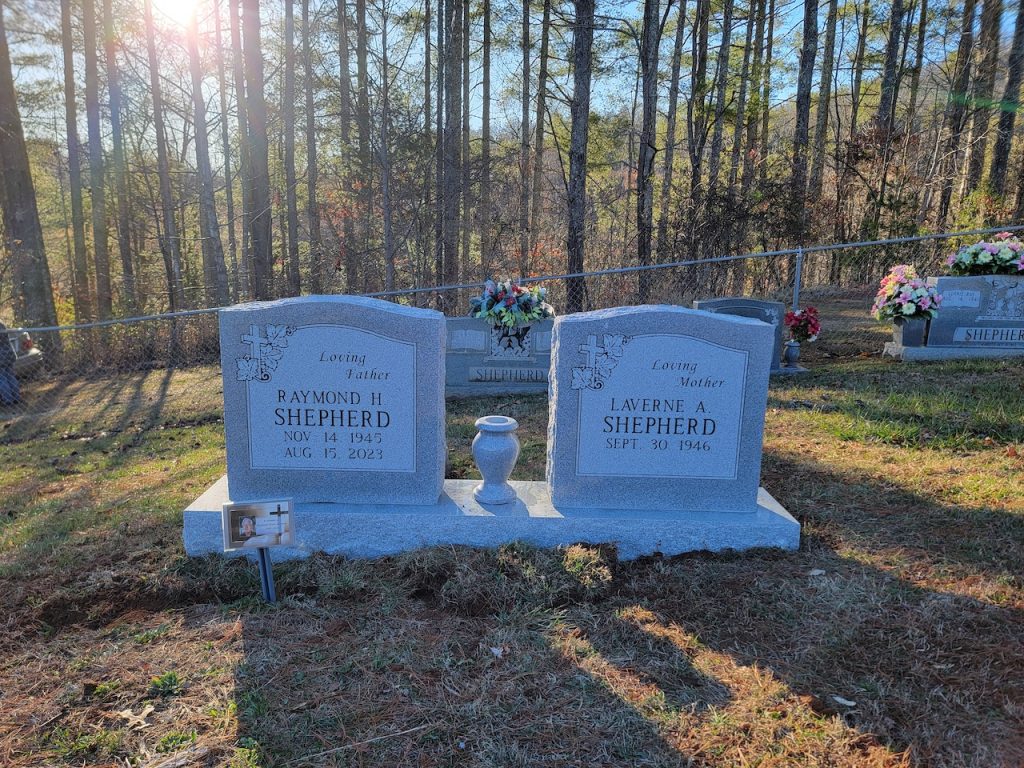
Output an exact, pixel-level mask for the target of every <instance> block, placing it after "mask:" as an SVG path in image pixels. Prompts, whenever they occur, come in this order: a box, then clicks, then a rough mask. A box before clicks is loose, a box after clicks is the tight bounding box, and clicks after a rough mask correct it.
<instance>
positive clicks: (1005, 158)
mask: <svg viewBox="0 0 1024 768" xmlns="http://www.w3.org/2000/svg"><path fill="white" fill-rule="evenodd" d="M1022 69H1024V8H1022V7H1021V4H1020V3H1019V2H1018V4H1017V19H1016V21H1015V22H1014V28H1013V44H1012V46H1011V48H1010V63H1009V66H1008V68H1007V74H1006V89H1005V90H1004V91H1003V100H1002V103H1000V105H999V127H998V128H997V130H996V143H995V146H994V147H993V149H992V166H991V169H990V170H989V184H990V185H991V186H992V191H993V192H994V193H995V194H997V195H1002V194H1003V193H1004V192H1005V190H1006V167H1007V165H1008V163H1009V160H1010V148H1011V146H1012V144H1013V126H1014V122H1015V121H1016V118H1017V109H1018V108H1019V107H1020V85H1021V73H1022Z"/></svg>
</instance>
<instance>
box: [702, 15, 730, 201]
mask: <svg viewBox="0 0 1024 768" xmlns="http://www.w3.org/2000/svg"><path fill="white" fill-rule="evenodd" d="M733 4H734V3H733V0H724V7H723V9H722V43H721V45H720V46H719V48H718V61H717V62H716V64H715V67H716V72H715V125H714V128H713V129H712V134H711V158H710V159H709V161H708V190H709V191H713V190H714V188H715V187H716V186H717V184H718V174H719V171H720V170H721V167H722V140H723V132H724V128H725V107H726V104H725V90H726V86H727V85H728V83H729V52H730V48H731V46H732V11H733Z"/></svg>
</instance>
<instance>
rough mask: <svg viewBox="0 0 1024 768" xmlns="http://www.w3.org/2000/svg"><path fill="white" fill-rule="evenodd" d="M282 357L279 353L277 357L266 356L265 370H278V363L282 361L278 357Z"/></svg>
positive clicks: (264, 359) (264, 360) (264, 361)
mask: <svg viewBox="0 0 1024 768" xmlns="http://www.w3.org/2000/svg"><path fill="white" fill-rule="evenodd" d="M280 357H281V355H280V354H279V355H277V357H264V358H263V369H264V371H276V370H277V366H278V364H279V362H280V361H279V359H278V358H280Z"/></svg>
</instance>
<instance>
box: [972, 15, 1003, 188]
mask: <svg viewBox="0 0 1024 768" xmlns="http://www.w3.org/2000/svg"><path fill="white" fill-rule="evenodd" d="M1002 15H1003V0H985V3H984V5H983V6H982V11H981V37H980V38H979V40H978V44H979V45H980V46H981V62H980V63H979V65H978V76H977V77H976V78H975V81H974V120H973V122H972V124H971V141H970V145H969V146H968V153H967V176H966V178H965V180H964V194H970V193H971V192H973V191H974V190H975V189H977V188H978V185H979V184H980V183H981V175H982V172H983V171H984V168H985V147H986V144H987V142H988V126H989V122H990V120H991V117H992V107H991V104H990V102H991V100H992V92H993V90H994V89H995V84H996V66H997V65H998V63H999V33H1000V25H1001V22H1002Z"/></svg>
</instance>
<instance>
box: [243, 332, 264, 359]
mask: <svg viewBox="0 0 1024 768" xmlns="http://www.w3.org/2000/svg"><path fill="white" fill-rule="evenodd" d="M264 341H266V339H264V338H263V337H262V336H260V329H259V326H258V325H250V326H249V333H247V334H246V335H245V336H243V337H242V343H243V344H248V345H249V346H250V347H252V352H251V353H250V355H249V356H250V357H251V358H252V359H253V360H259V359H260V357H261V355H260V345H261V344H263V342H264Z"/></svg>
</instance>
